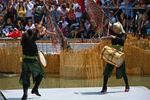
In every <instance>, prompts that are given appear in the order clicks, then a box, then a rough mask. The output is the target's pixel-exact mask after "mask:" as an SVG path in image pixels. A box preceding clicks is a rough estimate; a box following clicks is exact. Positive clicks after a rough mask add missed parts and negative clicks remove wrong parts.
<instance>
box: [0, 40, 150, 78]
mask: <svg viewBox="0 0 150 100" xmlns="http://www.w3.org/2000/svg"><path fill="white" fill-rule="evenodd" d="M1 43H5V44H2V45H0V66H1V68H0V72H12V73H21V70H22V69H21V64H20V61H19V59H20V57H21V55H22V49H21V46H20V43H19V41H18V40H15V41H2V42H1ZM106 45H108V46H109V45H110V41H108V40H104V41H102V42H100V43H99V44H98V45H96V46H94V47H90V48H88V49H82V50H80V51H76V50H75V49H72V50H70V51H62V52H61V53H60V55H56V54H55V55H54V54H46V55H45V58H46V60H47V66H46V67H45V68H44V70H45V72H46V73H59V74H60V75H61V76H64V77H71V78H72V77H75V78H97V77H102V73H103V70H104V67H105V64H106V62H104V61H102V60H101V59H100V53H101V50H102V49H103V47H104V46H106ZM149 48H150V42H149V41H147V40H144V39H143V40H137V39H136V38H133V39H131V37H130V38H129V39H127V40H126V43H125V46H124V53H125V62H126V73H127V74H130V75H150V67H149V66H150V52H149V51H148V50H149ZM113 74H115V70H114V72H113Z"/></svg>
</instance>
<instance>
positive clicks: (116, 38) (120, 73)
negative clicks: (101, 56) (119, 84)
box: [101, 22, 130, 92]
mask: <svg viewBox="0 0 150 100" xmlns="http://www.w3.org/2000/svg"><path fill="white" fill-rule="evenodd" d="M111 26H112V25H110V24H109V26H108V27H109V28H110V27H111ZM110 33H111V35H110V36H109V38H111V43H112V45H111V46H112V47H113V48H115V49H117V50H119V51H123V46H124V42H125V39H126V34H125V31H124V29H123V27H122V25H121V23H120V22H116V23H114V24H113V31H112V30H111V29H110ZM113 69H114V66H113V65H111V64H109V63H107V64H106V66H105V69H104V73H103V75H104V83H103V89H102V91H101V92H107V81H108V78H109V77H110V76H111V74H112V71H113ZM122 77H123V79H124V82H125V84H126V86H125V92H128V91H129V89H130V88H129V83H128V78H127V74H126V69H125V61H124V62H123V64H122V65H121V66H120V67H116V78H117V79H121V78H122Z"/></svg>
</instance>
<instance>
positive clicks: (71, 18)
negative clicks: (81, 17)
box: [68, 8, 76, 26]
mask: <svg viewBox="0 0 150 100" xmlns="http://www.w3.org/2000/svg"><path fill="white" fill-rule="evenodd" d="M75 17H76V14H75V13H74V10H73V8H71V9H70V11H69V14H68V22H69V26H71V25H72V24H73V23H75Z"/></svg>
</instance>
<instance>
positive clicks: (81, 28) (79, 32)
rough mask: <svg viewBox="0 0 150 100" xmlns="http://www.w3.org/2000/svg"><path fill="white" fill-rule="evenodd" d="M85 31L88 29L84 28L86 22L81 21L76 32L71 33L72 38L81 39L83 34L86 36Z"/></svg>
mask: <svg viewBox="0 0 150 100" xmlns="http://www.w3.org/2000/svg"><path fill="white" fill-rule="evenodd" d="M85 31H86V28H85V26H84V22H83V21H80V22H79V26H78V27H76V28H75V30H74V31H72V32H71V37H75V38H81V36H82V34H83V35H84V32H85Z"/></svg>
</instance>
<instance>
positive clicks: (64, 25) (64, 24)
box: [58, 17, 69, 32]
mask: <svg viewBox="0 0 150 100" xmlns="http://www.w3.org/2000/svg"><path fill="white" fill-rule="evenodd" d="M60 22H61V23H62V28H64V29H65V31H66V32H67V27H68V25H69V23H68V22H67V21H65V17H61V21H59V22H58V24H59V23H60Z"/></svg>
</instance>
